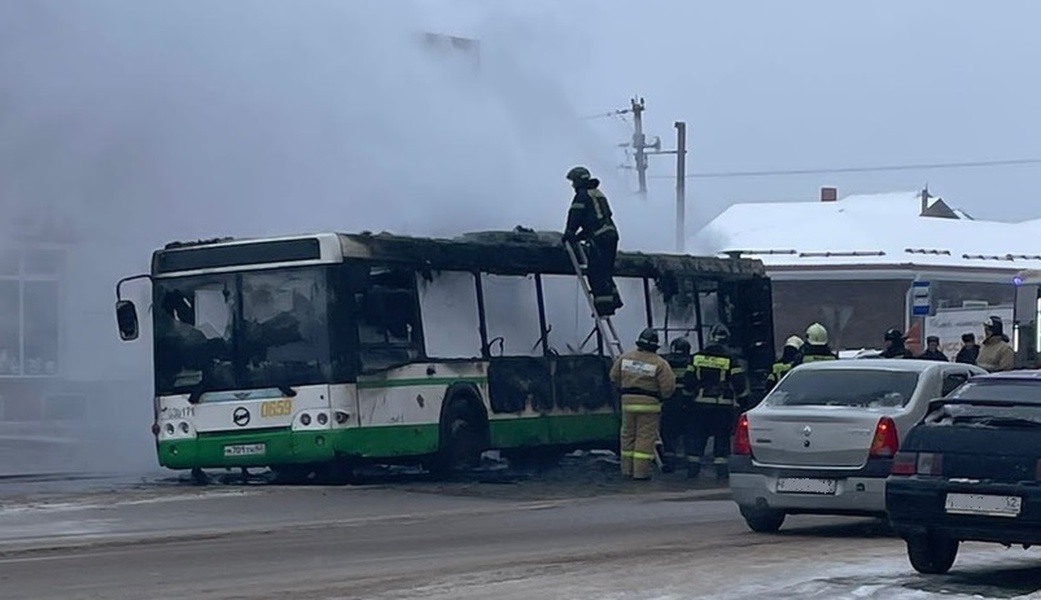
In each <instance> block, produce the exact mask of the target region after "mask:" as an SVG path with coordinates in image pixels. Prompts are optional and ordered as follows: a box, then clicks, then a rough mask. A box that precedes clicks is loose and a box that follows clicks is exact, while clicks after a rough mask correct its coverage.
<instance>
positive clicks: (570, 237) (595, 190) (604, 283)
mask: <svg viewBox="0 0 1041 600" xmlns="http://www.w3.org/2000/svg"><path fill="white" fill-rule="evenodd" d="M567 178H568V179H569V180H571V185H572V187H574V189H575V198H574V199H573V200H572V201H571V208H570V209H569V210H568V215H567V225H566V226H565V227H564V243H575V242H576V241H578V240H580V239H581V240H584V241H587V242H589V251H588V252H587V253H586V254H587V258H588V260H589V265H588V266H587V272H586V275H587V277H588V279H589V287H590V288H591V289H592V291H593V299H594V303H595V305H596V311H597V313H598V314H600V315H602V316H609V315H613V314H614V313H615V311H616V310H618V309H619V308H621V307H622V300H621V296H620V295H619V294H618V288H617V287H615V283H614V263H615V258H616V257H617V255H618V229H617V228H616V227H615V224H614V219H612V218H611V206H610V204H609V203H608V201H607V196H606V195H604V193H603V192H601V191H600V189H599V186H600V180H599V179H596V178H594V177H592V175H590V173H589V169H587V168H585V167H575V168H573V169H571V170H570V171H568V174H567Z"/></svg>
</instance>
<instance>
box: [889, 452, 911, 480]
mask: <svg viewBox="0 0 1041 600" xmlns="http://www.w3.org/2000/svg"><path fill="white" fill-rule="evenodd" d="M917 468H918V455H917V454H915V453H914V452H897V453H896V457H895V458H893V466H892V468H890V469H889V474H890V475H905V476H911V475H914V474H915V469H917Z"/></svg>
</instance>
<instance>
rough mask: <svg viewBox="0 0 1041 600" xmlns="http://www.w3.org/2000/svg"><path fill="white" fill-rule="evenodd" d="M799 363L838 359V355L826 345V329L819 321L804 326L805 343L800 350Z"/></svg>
mask: <svg viewBox="0 0 1041 600" xmlns="http://www.w3.org/2000/svg"><path fill="white" fill-rule="evenodd" d="M800 353H801V357H800V360H799V362H800V363H811V362H817V361H818V360H838V358H839V355H838V354H835V352H833V351H832V349H831V346H829V345H828V330H827V329H826V328H825V327H824V326H823V325H821V324H820V323H814V324H813V325H810V326H809V327H807V328H806V343H805V344H803V346H802V350H801V352H800Z"/></svg>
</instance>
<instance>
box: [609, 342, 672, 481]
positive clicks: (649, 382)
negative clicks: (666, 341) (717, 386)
mask: <svg viewBox="0 0 1041 600" xmlns="http://www.w3.org/2000/svg"><path fill="white" fill-rule="evenodd" d="M657 351H658V332H656V331H654V330H653V329H644V330H643V332H642V333H640V337H639V338H638V339H637V340H636V349H635V350H630V351H628V352H626V353H625V354H622V355H621V356H619V357H618V359H616V360H615V362H614V364H613V365H612V366H611V382H612V383H613V384H614V385H615V386H616V387H618V388H619V390H620V391H621V394H622V432H621V453H622V475H625V476H627V477H632V478H633V479H650V477H651V461H652V460H654V446H655V444H656V443H657V442H658V425H659V423H660V420H661V419H660V418H661V405H662V401H663V400H665V399H666V398H668V397H670V396H672V393H673V392H674V391H675V389H676V377H675V376H674V375H673V374H672V368H671V367H670V366H669V363H668V362H666V360H665V359H664V358H662V357H661V356H658V354H657Z"/></svg>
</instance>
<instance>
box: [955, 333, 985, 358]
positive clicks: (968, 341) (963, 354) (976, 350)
mask: <svg viewBox="0 0 1041 600" xmlns="http://www.w3.org/2000/svg"><path fill="white" fill-rule="evenodd" d="M979 355H980V347H979V346H977V345H976V334H974V333H971V332H970V333H963V334H962V335H961V350H958V356H956V357H954V362H957V363H962V364H965V365H974V364H976V358H977V357H978V356H979Z"/></svg>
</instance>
